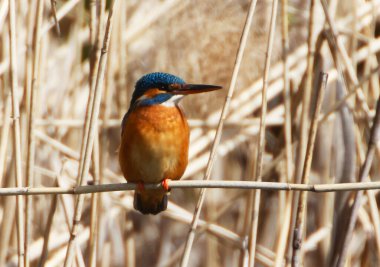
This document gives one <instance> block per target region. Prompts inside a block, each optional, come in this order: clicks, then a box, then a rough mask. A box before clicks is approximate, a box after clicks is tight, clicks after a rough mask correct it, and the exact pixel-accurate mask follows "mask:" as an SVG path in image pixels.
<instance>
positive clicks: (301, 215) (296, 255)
mask: <svg viewBox="0 0 380 267" xmlns="http://www.w3.org/2000/svg"><path fill="white" fill-rule="evenodd" d="M327 78H328V75H327V73H323V72H322V73H321V74H320V75H319V79H318V89H317V90H318V92H317V103H316V106H315V110H314V114H313V120H312V122H311V125H310V131H309V140H308V144H307V150H306V156H305V164H304V166H303V171H302V184H308V182H309V174H310V168H311V160H312V157H313V149H314V141H315V136H316V134H317V128H318V117H319V113H320V111H321V107H322V100H323V94H324V91H325V89H326V85H327ZM306 205H307V192H306V191H303V192H301V194H300V198H299V202H298V209H297V220H296V225H295V227H294V234H293V236H294V237H293V238H294V240H293V257H292V266H293V267H296V266H299V265H300V261H301V259H300V256H301V243H302V236H303V231H304V224H305V223H304V220H305V218H306Z"/></svg>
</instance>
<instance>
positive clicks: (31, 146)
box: [25, 0, 44, 267]
mask: <svg viewBox="0 0 380 267" xmlns="http://www.w3.org/2000/svg"><path fill="white" fill-rule="evenodd" d="M43 10H44V4H43V1H42V0H39V1H38V2H37V14H36V17H35V24H34V30H33V46H32V49H33V70H32V84H31V91H30V100H29V107H28V111H29V114H28V154H27V162H26V185H27V186H29V187H30V186H33V183H34V157H35V150H36V148H35V137H34V128H35V113H36V110H35V109H36V107H35V106H36V97H37V90H39V86H40V85H39V70H40V49H41V25H42V18H43ZM32 210H33V205H32V198H31V197H26V204H25V267H28V266H29V243H30V239H31V227H32V216H33V213H32Z"/></svg>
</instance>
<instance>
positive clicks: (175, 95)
mask: <svg viewBox="0 0 380 267" xmlns="http://www.w3.org/2000/svg"><path fill="white" fill-rule="evenodd" d="M219 89H222V87H221V86H218V85H206V84H187V83H185V81H184V80H183V79H181V78H179V77H177V76H175V75H172V74H169V73H163V72H153V73H149V74H145V75H144V76H142V77H141V78H140V79H139V80H138V81H137V82H136V84H135V89H134V91H133V94H132V98H131V102H130V106H129V109H128V111H127V112H126V114H125V115H124V117H123V120H122V123H121V141H120V147H119V164H120V169H121V171H122V173H123V176H124V177H125V178H126V180H127V182H131V183H137V188H136V190H135V195H134V201H133V206H134V208H135V209H136V210H138V211H139V212H141V213H142V214H154V215H155V214H158V213H160V212H161V211H164V210H166V208H167V202H168V198H167V195H168V191H169V190H170V189H169V187H168V181H169V180H179V179H180V178H181V177H182V175H183V174H184V172H185V170H186V167H187V164H188V151H189V138H190V130H189V125H188V123H187V119H186V117H185V114H184V112H183V111H182V109H181V107H180V106H179V105H178V104H179V101H180V100H181V99H182V98H183V97H185V96H187V95H190V94H197V93H204V92H210V91H214V90H219ZM145 183H162V185H163V186H162V187H160V188H159V189H148V188H144V184H145Z"/></svg>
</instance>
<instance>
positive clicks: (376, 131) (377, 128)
mask: <svg viewBox="0 0 380 267" xmlns="http://www.w3.org/2000/svg"><path fill="white" fill-rule="evenodd" d="M379 141H380V97H379V98H378V100H377V106H376V115H375V118H374V120H373V125H372V129H371V135H370V138H369V141H368V150H367V155H366V158H365V160H364V163H363V166H362V168H361V169H360V174H359V182H364V181H365V180H366V178H367V177H368V174H369V171H370V169H371V165H372V161H373V158H374V156H375V151H376V145H377V143H378V142H379ZM362 196H363V191H359V192H357V193H356V196H355V200H354V203H353V205H352V209H351V214H350V220H349V224H348V229H347V232H346V234H345V235H344V241H343V245H342V248H341V251H340V253H338V255H339V258H338V259H336V260H334V262H333V266H336V267H342V266H344V264H345V262H346V257H347V253H348V247H349V241H350V240H351V238H352V234H353V231H354V228H355V223H356V219H357V217H358V211H359V208H360V206H361V199H362Z"/></svg>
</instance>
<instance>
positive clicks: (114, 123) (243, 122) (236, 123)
mask: <svg viewBox="0 0 380 267" xmlns="http://www.w3.org/2000/svg"><path fill="white" fill-rule="evenodd" d="M120 121H121V118H120V119H107V122H103V120H99V122H98V126H99V127H102V128H104V129H109V128H117V127H120ZM188 123H189V127H190V128H198V127H200V128H215V127H216V126H218V122H217V121H211V120H209V121H204V120H200V119H189V120H188ZM258 124H260V118H243V119H240V120H238V119H227V120H226V121H225V122H224V127H226V128H227V127H230V128H232V127H235V128H236V127H248V126H252V125H258ZM266 124H267V126H279V125H281V124H284V119H283V118H282V117H280V116H269V117H267V123H266ZM0 125H2V122H0ZM36 125H37V126H43V127H51V126H54V127H70V128H81V127H83V125H84V121H83V120H79V119H54V120H52V119H37V120H36Z"/></svg>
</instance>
